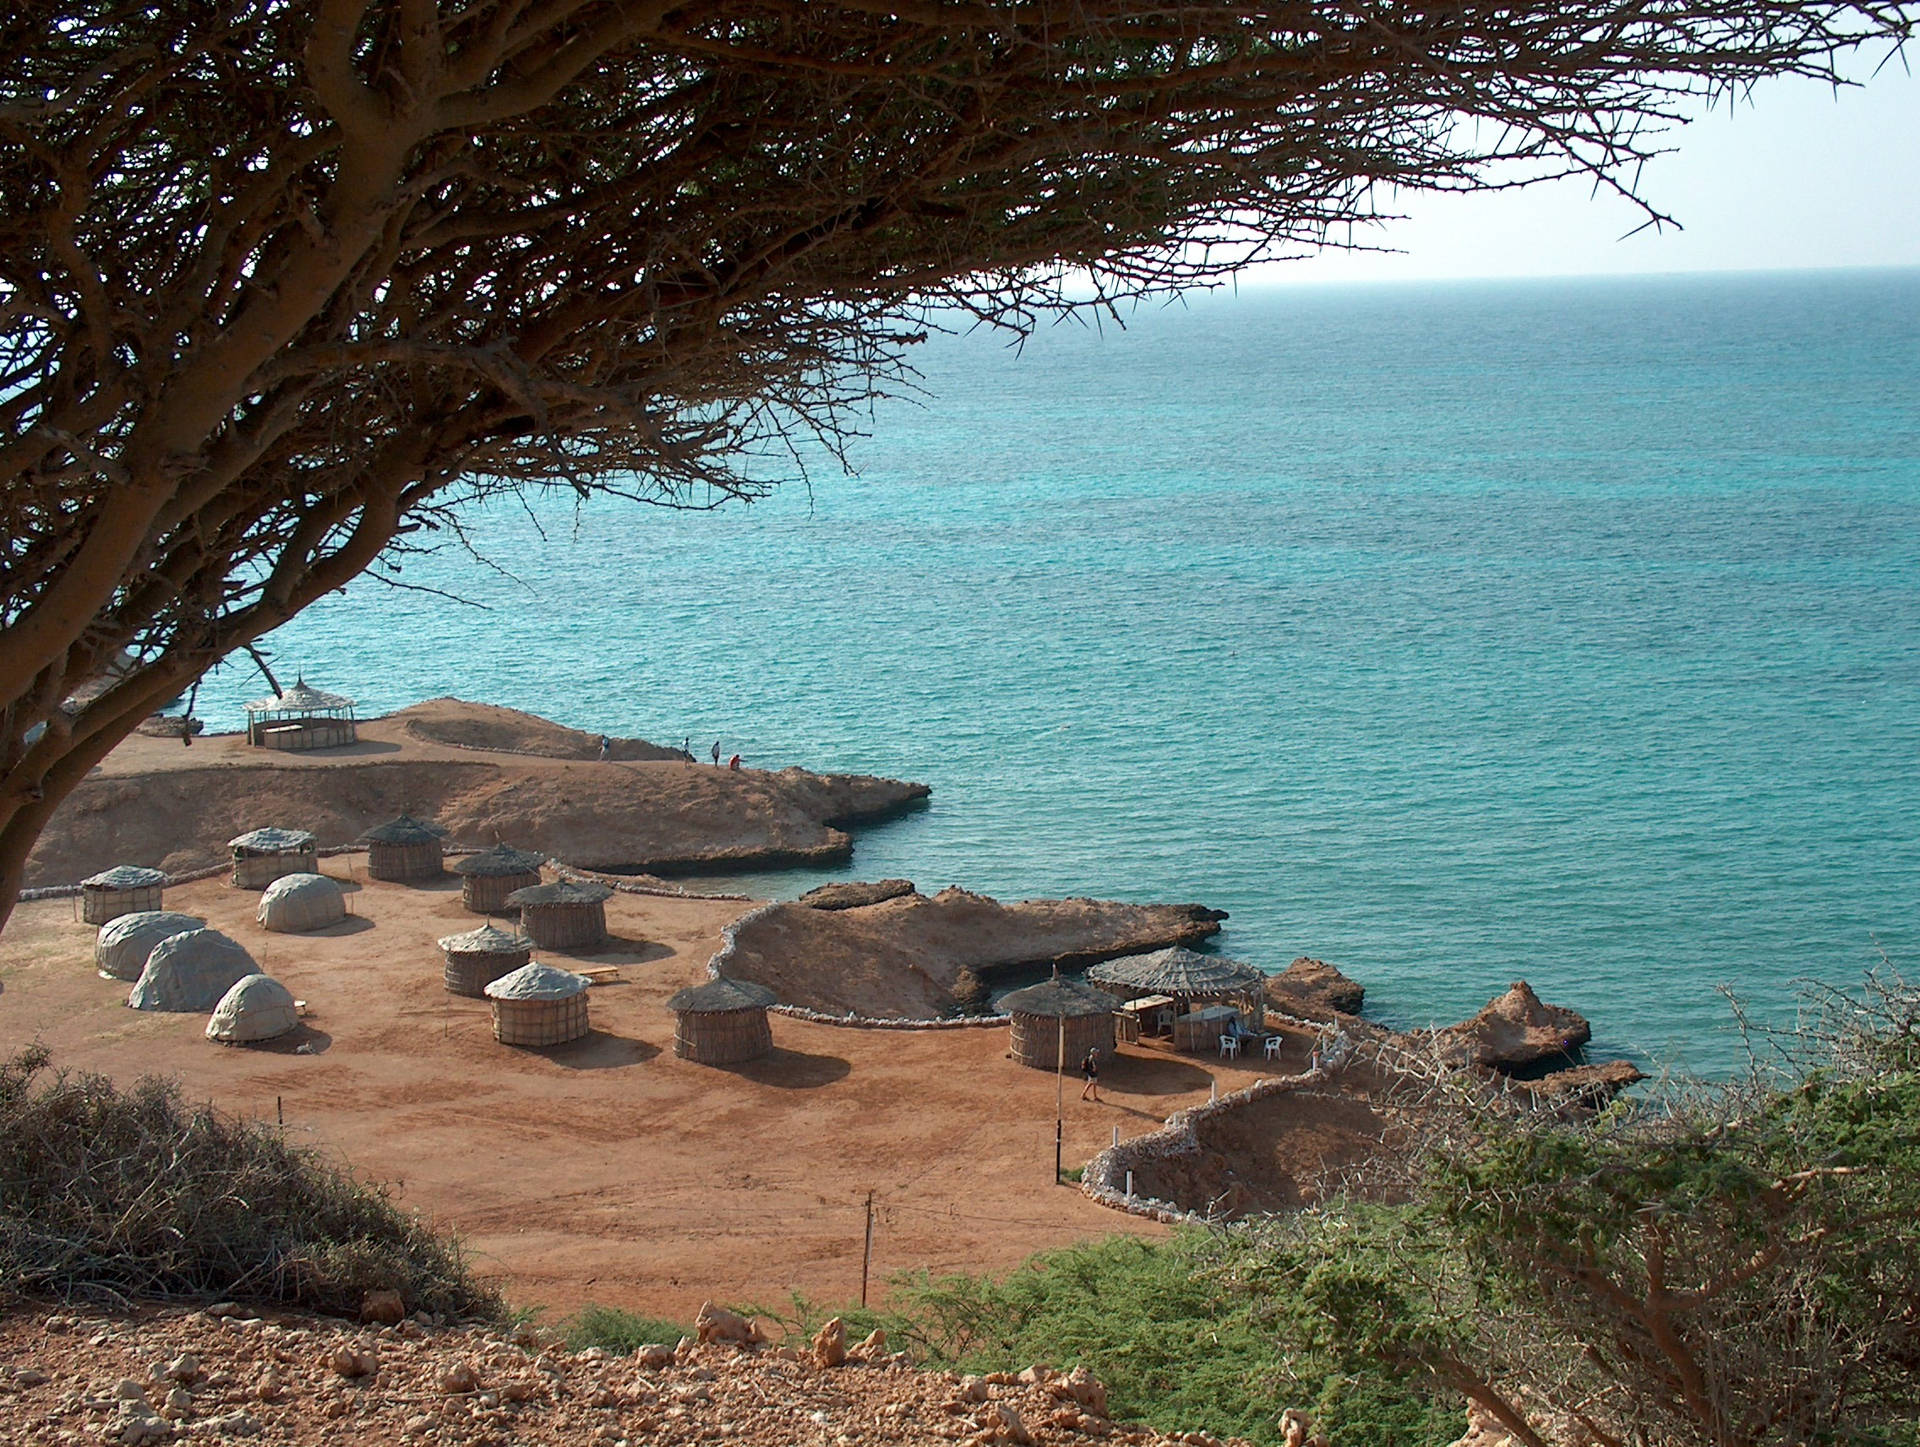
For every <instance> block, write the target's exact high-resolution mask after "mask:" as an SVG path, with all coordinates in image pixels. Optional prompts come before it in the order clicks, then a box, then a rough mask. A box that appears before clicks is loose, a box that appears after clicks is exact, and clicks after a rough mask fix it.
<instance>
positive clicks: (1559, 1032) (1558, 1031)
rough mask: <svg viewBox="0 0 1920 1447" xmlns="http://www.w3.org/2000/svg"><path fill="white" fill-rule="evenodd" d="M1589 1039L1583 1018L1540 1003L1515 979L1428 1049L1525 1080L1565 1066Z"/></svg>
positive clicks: (1443, 1032) (1438, 1036) (1452, 1059)
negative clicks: (1505, 989)
mask: <svg viewBox="0 0 1920 1447" xmlns="http://www.w3.org/2000/svg"><path fill="white" fill-rule="evenodd" d="M1592 1038H1593V1029H1592V1027H1591V1026H1589V1025H1588V1024H1587V1021H1586V1018H1585V1017H1584V1016H1582V1015H1580V1014H1578V1013H1577V1012H1575V1011H1573V1010H1568V1009H1565V1008H1563V1007H1562V1006H1559V1005H1548V1004H1546V1003H1544V1002H1543V1001H1542V1000H1541V999H1540V997H1539V996H1538V995H1536V994H1534V993H1533V989H1532V987H1531V986H1529V985H1528V984H1527V982H1526V981H1525V980H1516V981H1514V983H1513V986H1512V988H1510V989H1509V990H1508V991H1507V992H1506V994H1504V995H1499V996H1496V997H1495V998H1494V999H1493V1000H1491V1001H1489V1002H1488V1004H1487V1006H1486V1007H1485V1008H1484V1009H1483V1010H1481V1011H1480V1013H1479V1014H1477V1015H1475V1016H1474V1017H1473V1018H1472V1019H1471V1020H1464V1021H1462V1022H1461V1023H1460V1024H1458V1025H1449V1026H1448V1027H1447V1028H1446V1029H1444V1030H1441V1031H1437V1032H1436V1033H1435V1035H1434V1044H1435V1047H1436V1048H1437V1049H1438V1051H1439V1053H1440V1057H1441V1059H1443V1060H1446V1061H1449V1062H1450V1063H1453V1064H1456V1065H1483V1066H1485V1067H1487V1068H1488V1069H1490V1070H1497V1071H1499V1072H1500V1073H1501V1074H1502V1075H1514V1076H1521V1077H1527V1076H1534V1075H1544V1074H1547V1073H1548V1072H1550V1071H1553V1070H1555V1069H1559V1068H1562V1067H1564V1066H1566V1065H1568V1064H1571V1063H1572V1062H1573V1057H1574V1055H1575V1053H1576V1052H1577V1051H1579V1049H1580V1047H1581V1046H1583V1045H1585V1044H1586V1043H1587V1041H1588V1040H1590V1039H1592Z"/></svg>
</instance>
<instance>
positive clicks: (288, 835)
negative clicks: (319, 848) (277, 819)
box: [227, 828, 314, 854]
mask: <svg viewBox="0 0 1920 1447" xmlns="http://www.w3.org/2000/svg"><path fill="white" fill-rule="evenodd" d="M313 843H314V840H313V835H312V833H311V832H309V831H308V830H305V829H274V828H266V829H250V830H248V831H247V832H246V833H245V834H238V835H235V836H234V837H233V838H231V839H229V840H228V841H227V848H229V849H249V850H252V851H253V852H254V853H255V854H298V853H300V852H301V851H302V850H303V849H311V848H313Z"/></svg>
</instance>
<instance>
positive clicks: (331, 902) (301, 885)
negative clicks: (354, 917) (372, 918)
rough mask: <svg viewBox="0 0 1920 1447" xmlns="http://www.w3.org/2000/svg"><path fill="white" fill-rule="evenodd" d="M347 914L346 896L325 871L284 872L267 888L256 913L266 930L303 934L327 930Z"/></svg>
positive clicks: (337, 882)
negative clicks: (316, 930)
mask: <svg viewBox="0 0 1920 1447" xmlns="http://www.w3.org/2000/svg"><path fill="white" fill-rule="evenodd" d="M346 917H347V896H346V894H345V893H344V892H343V891H342V890H341V888H340V882H339V881H338V880H337V879H329V878H327V876H326V875H324V874H283V875H281V876H280V877H279V878H278V879H276V880H274V882H273V883H272V884H269V885H268V886H267V887H266V890H265V892H264V893H262V894H261V896H260V908H259V909H258V910H256V911H255V912H254V918H255V919H257V920H259V922H260V925H261V927H262V928H263V929H269V930H272V931H273V932H274V933H276V934H300V933H302V932H304V931H306V930H314V929H325V928H326V927H327V926H328V925H330V924H338V923H340V921H341V920H343V919H345V918H346Z"/></svg>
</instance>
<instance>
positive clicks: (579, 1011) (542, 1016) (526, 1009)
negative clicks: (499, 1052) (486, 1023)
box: [492, 990, 588, 1046]
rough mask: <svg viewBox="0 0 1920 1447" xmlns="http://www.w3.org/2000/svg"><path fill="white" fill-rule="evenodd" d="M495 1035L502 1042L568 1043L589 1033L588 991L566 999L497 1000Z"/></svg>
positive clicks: (527, 1043) (513, 1043)
mask: <svg viewBox="0 0 1920 1447" xmlns="http://www.w3.org/2000/svg"><path fill="white" fill-rule="evenodd" d="M492 1004H493V1038H494V1039H496V1040H498V1041H499V1042H500V1043H501V1044H502V1045H533V1046H542V1045H564V1044H566V1043H567V1042H568V1041H569V1040H578V1039H579V1038H580V1037H581V1036H582V1035H584V1034H586V1033H587V1029H588V1026H587V992H586V991H585V990H582V991H581V992H580V993H579V994H577V995H569V996H568V997H567V998H566V999H564V1000H494V1001H493V1002H492Z"/></svg>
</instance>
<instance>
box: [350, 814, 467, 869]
mask: <svg viewBox="0 0 1920 1447" xmlns="http://www.w3.org/2000/svg"><path fill="white" fill-rule="evenodd" d="M446 837H447V831H446V830H444V829H442V828H441V827H440V826H439V825H438V824H429V823H427V821H426V820H424V819H416V818H414V817H413V816H412V815H411V814H402V815H401V816H400V817H399V818H398V819H389V820H388V821H387V822H386V823H385V824H381V825H378V826H377V827H375V828H372V829H369V830H368V831H367V832H366V833H365V834H362V835H361V836H360V842H361V843H362V844H364V845H366V846H367V873H368V874H370V875H372V876H373V877H374V878H375V879H386V880H392V881H395V882H397V883H402V884H404V883H406V882H408V881H410V880H415V879H438V878H439V877H440V876H441V875H443V874H445V873H446V872H447V864H446V856H445V849H446V846H445V844H444V842H443V841H444V840H445V839H446Z"/></svg>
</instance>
